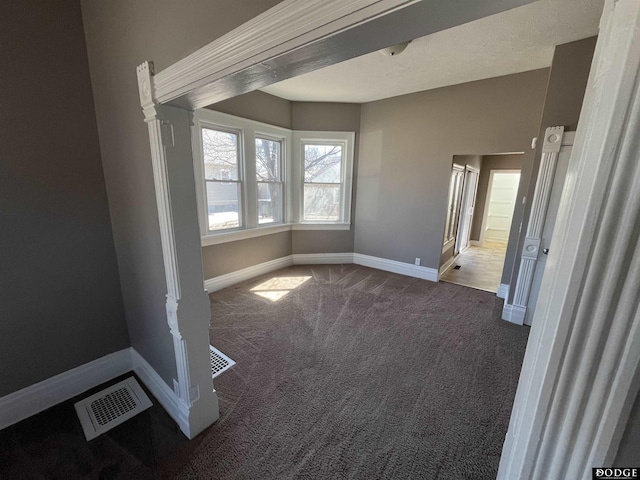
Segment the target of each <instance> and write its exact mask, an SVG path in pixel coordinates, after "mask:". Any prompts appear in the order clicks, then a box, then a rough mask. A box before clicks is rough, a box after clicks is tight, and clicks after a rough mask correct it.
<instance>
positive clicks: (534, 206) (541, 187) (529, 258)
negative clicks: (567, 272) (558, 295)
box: [502, 127, 564, 325]
mask: <svg viewBox="0 0 640 480" xmlns="http://www.w3.org/2000/svg"><path fill="white" fill-rule="evenodd" d="M563 136H564V127H549V128H547V130H546V131H545V134H544V144H543V147H542V159H541V160H540V167H539V169H538V176H537V177H536V188H535V191H534V194H533V200H532V202H531V215H530V217H529V223H528V225H527V234H526V236H525V239H524V245H523V247H522V255H521V257H520V268H519V269H518V279H517V280H516V288H515V290H514V294H513V304H512V305H506V303H505V307H508V308H505V309H504V310H503V314H502V318H503V319H504V320H508V321H510V322H512V323H516V324H518V325H522V324H524V320H525V317H526V315H527V303H528V302H529V294H530V293H531V285H532V282H533V276H534V274H535V271H536V262H537V261H538V256H539V255H540V241H541V239H542V231H543V229H544V222H545V219H546V216H547V209H548V208H549V199H550V198H551V189H552V188H553V178H554V176H555V173H556V165H557V164H558V156H559V155H560V148H561V147H562V138H563Z"/></svg>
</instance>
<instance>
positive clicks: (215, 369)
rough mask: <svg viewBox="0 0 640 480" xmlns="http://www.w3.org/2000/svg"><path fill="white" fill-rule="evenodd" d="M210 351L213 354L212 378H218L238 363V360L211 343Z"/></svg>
mask: <svg viewBox="0 0 640 480" xmlns="http://www.w3.org/2000/svg"><path fill="white" fill-rule="evenodd" d="M209 353H210V354H211V378H216V377H217V376H218V375H220V374H221V373H222V372H224V371H225V370H228V369H230V368H231V367H233V366H234V365H235V364H236V362H234V361H233V360H231V359H230V358H229V357H227V356H226V355H225V354H224V353H222V352H221V351H220V350H218V349H215V348H213V347H212V346H211V345H209Z"/></svg>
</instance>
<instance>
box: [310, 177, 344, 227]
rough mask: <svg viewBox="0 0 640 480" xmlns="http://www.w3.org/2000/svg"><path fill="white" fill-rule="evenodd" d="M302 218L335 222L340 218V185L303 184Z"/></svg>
mask: <svg viewBox="0 0 640 480" xmlns="http://www.w3.org/2000/svg"><path fill="white" fill-rule="evenodd" d="M304 220H305V221H323V222H337V221H339V220H340V185H335V184H333V185H332V184H329V185H326V184H325V185H323V184H315V185H313V184H312V185H310V184H308V183H306V184H305V185H304Z"/></svg>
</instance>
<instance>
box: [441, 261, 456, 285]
mask: <svg viewBox="0 0 640 480" xmlns="http://www.w3.org/2000/svg"><path fill="white" fill-rule="evenodd" d="M455 262H456V257H451V258H450V259H449V260H447V261H446V262H444V263H443V264H442V266H441V267H440V270H439V272H438V273H439V275H442V274H443V273H444V272H446V271H447V270H449V269H450V268H451V267H452V266H453V264H454V263H455ZM438 280H440V277H439V276H438Z"/></svg>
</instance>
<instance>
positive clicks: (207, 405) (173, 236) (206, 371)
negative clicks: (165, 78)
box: [137, 62, 219, 438]
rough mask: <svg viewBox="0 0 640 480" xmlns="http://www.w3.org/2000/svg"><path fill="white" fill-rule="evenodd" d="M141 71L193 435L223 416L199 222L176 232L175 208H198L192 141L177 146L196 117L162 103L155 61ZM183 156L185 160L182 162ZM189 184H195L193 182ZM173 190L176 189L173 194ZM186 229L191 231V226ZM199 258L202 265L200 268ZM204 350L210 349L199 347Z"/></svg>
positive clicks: (187, 427) (171, 318) (180, 373)
mask: <svg viewBox="0 0 640 480" xmlns="http://www.w3.org/2000/svg"><path fill="white" fill-rule="evenodd" d="M137 75H138V87H139V92H140V104H141V106H142V111H143V113H144V120H145V122H146V123H147V125H148V128H149V141H150V144H151V161H152V166H153V178H154V185H155V191H156V202H157V207H158V220H159V225H160V237H161V244H162V253H163V255H162V256H163V261H164V268H165V277H166V284H167V295H166V298H167V300H166V312H167V323H168V326H169V330H170V332H171V335H172V337H173V346H174V351H175V352H174V353H175V359H176V371H177V377H178V378H177V379H174V393H175V394H176V396H177V397H178V400H179V402H180V403H181V409H182V411H184V412H188V413H186V414H185V415H184V421H183V422H182V424H180V428H181V430H182V431H183V432H184V433H185V435H187V436H188V437H189V438H193V437H194V436H195V435H197V434H198V433H200V432H201V431H202V430H203V429H204V428H206V427H207V426H209V425H210V424H211V423H213V422H214V421H215V420H217V418H218V417H219V411H218V402H217V396H216V394H215V391H214V390H213V383H212V380H211V370H210V363H209V361H208V360H207V359H208V355H209V352H208V347H207V345H208V343H209V342H208V338H207V339H206V341H202V333H203V332H204V333H205V334H206V333H207V327H208V324H209V320H210V313H209V306H208V305H209V302H208V297H207V295H206V293H205V291H204V286H203V285H202V281H203V280H202V277H203V275H202V268H201V259H200V255H201V254H200V235H199V230H198V224H197V220H196V222H195V234H193V235H189V233H191V232H189V231H185V232H177V231H176V226H175V219H174V212H175V214H176V215H177V217H176V218H179V217H180V216H181V217H182V218H184V217H185V215H187V216H188V215H189V213H193V212H188V211H186V212H185V211H184V208H183V206H184V204H185V203H186V204H187V208H188V207H189V205H188V203H189V202H188V201H187V202H184V199H185V197H186V198H187V199H188V198H189V192H185V193H183V192H182V191H181V188H183V186H184V182H183V181H182V178H181V177H182V175H183V174H184V172H183V171H182V170H183V168H182V165H180V164H181V163H182V164H184V165H186V168H187V169H188V172H187V173H186V176H187V183H188V177H189V175H191V189H192V190H193V192H191V193H192V194H193V196H195V185H193V169H192V160H191V150H190V145H188V148H187V149H186V150H181V149H180V148H179V145H177V142H176V137H175V132H174V128H175V129H177V128H178V127H180V128H181V129H182V130H181V132H182V131H185V130H186V133H187V134H188V131H189V128H190V123H191V118H192V116H191V113H190V112H186V111H183V112H182V113H183V115H177V116H176V115H171V111H170V109H169V108H168V107H164V106H162V105H159V104H158V103H157V102H156V100H155V97H154V89H153V65H152V64H151V63H150V62H144V63H143V64H141V65H140V66H139V67H138V68H137ZM174 117H175V118H178V119H179V118H182V119H183V122H181V123H182V124H181V125H179V126H178V124H177V123H176V120H175V119H174ZM178 121H179V120H178ZM185 123H186V125H185ZM187 136H188V135H187ZM188 138H190V136H188ZM169 151H170V152H172V154H173V155H174V156H175V157H176V158H174V159H171V164H170V163H169V161H170V159H169V158H168V152H169ZM174 151H175V152H174ZM181 159H182V160H184V161H183V162H180V160H181ZM187 188H189V186H188V185H187ZM172 190H173V191H174V193H175V195H173V196H172V195H171V192H172ZM178 193H179V194H178ZM193 205H195V203H193ZM182 228H183V229H185V230H188V228H186V227H185V225H183V226H182ZM191 237H193V238H191ZM190 240H193V241H190ZM193 256H197V259H195V261H192V260H191V258H190V257H193ZM198 262H199V263H200V268H199V269H198V268H194V265H197V264H198ZM183 283H184V284H186V285H188V286H189V287H191V288H189V289H188V290H187V291H186V292H185V293H186V298H184V297H185V295H183V292H182V284H183ZM198 285H199V288H198ZM194 286H195V289H194V288H193V287H194ZM198 326H199V327H201V328H198ZM196 349H197V350H196ZM200 349H202V350H203V351H204V352H205V353H204V354H203V353H202V352H199V350H200ZM194 350H196V351H194ZM205 356H206V358H205V359H204V360H203V357H205ZM196 360H197V362H196ZM199 400H202V401H199ZM196 404H198V405H197V406H196ZM179 423H180V422H179Z"/></svg>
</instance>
